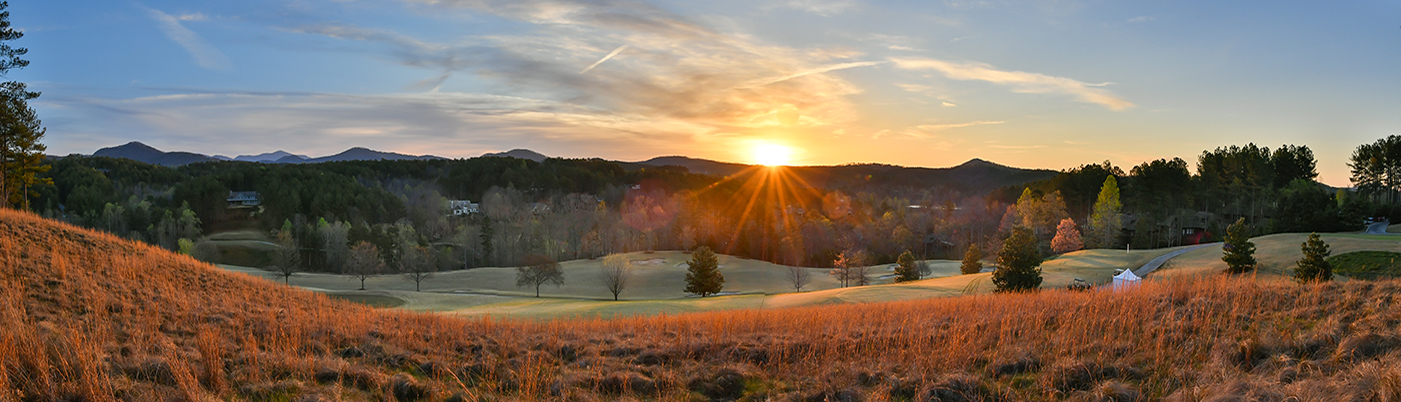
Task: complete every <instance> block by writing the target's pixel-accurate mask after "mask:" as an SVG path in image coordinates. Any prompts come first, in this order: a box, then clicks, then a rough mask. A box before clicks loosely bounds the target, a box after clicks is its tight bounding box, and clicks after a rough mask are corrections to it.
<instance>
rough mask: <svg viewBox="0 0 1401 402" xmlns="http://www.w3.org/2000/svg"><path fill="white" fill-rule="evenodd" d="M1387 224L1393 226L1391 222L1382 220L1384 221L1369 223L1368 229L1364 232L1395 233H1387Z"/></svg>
mask: <svg viewBox="0 0 1401 402" xmlns="http://www.w3.org/2000/svg"><path fill="white" fill-rule="evenodd" d="M1387 226H1391V222H1386V221H1382V222H1377V223H1373V224H1371V225H1367V231H1366V232H1364V233H1366V234H1383V235H1384V234H1395V233H1387V232H1386V227H1387Z"/></svg>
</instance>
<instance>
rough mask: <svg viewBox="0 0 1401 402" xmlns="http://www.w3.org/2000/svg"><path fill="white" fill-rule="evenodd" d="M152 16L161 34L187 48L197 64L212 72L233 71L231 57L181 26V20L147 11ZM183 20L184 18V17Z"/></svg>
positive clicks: (154, 10)
mask: <svg viewBox="0 0 1401 402" xmlns="http://www.w3.org/2000/svg"><path fill="white" fill-rule="evenodd" d="M146 11H147V12H149V13H150V14H151V18H152V19H154V20H156V24H157V25H159V26H160V29H161V32H164V33H165V36H166V37H167V38H170V40H172V41H174V42H175V43H176V44H179V45H180V46H181V47H183V48H185V51H187V52H189V53H190V56H192V57H194V58H195V64H198V65H199V66H200V67H204V68H206V69H210V70H221V71H227V70H231V69H233V63H232V62H230V61H229V56H225V55H224V53H222V52H220V51H219V49H215V48H214V46H211V45H210V44H209V42H206V41H205V40H204V38H201V37H200V36H199V34H196V33H195V32H194V31H191V30H189V28H185V26H184V25H180V20H181V18H176V17H173V16H171V15H170V14H166V13H163V12H161V11H160V10H156V9H149V8H148V9H146ZM182 18H183V17H182Z"/></svg>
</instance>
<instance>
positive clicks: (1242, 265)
mask: <svg viewBox="0 0 1401 402" xmlns="http://www.w3.org/2000/svg"><path fill="white" fill-rule="evenodd" d="M1221 248H1222V250H1223V252H1224V254H1225V255H1223V256H1221V260H1222V261H1226V273H1228V274H1243V273H1246V272H1250V271H1252V270H1254V269H1255V243H1251V242H1250V228H1248V227H1246V226H1245V218H1243V217H1242V218H1240V219H1237V220H1236V223H1232V224H1231V226H1227V227H1226V244H1225V245H1223V246H1221Z"/></svg>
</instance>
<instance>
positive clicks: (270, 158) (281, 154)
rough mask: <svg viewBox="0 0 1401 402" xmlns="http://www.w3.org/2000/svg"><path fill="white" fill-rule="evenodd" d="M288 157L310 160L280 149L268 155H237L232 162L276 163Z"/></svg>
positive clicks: (307, 157) (304, 156)
mask: <svg viewBox="0 0 1401 402" xmlns="http://www.w3.org/2000/svg"><path fill="white" fill-rule="evenodd" d="M289 156H291V157H296V158H298V159H302V160H306V159H311V157H310V156H306V155H296V154H293V153H291V152H287V151H283V150H280V149H279V150H277V151H273V152H268V153H262V154H257V155H239V156H237V157H234V158H233V160H236V161H239V162H277V161H278V160H281V159H282V158H286V157H289ZM215 157H216V158H217V157H218V155H215Z"/></svg>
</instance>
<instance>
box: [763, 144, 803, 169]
mask: <svg viewBox="0 0 1401 402" xmlns="http://www.w3.org/2000/svg"><path fill="white" fill-rule="evenodd" d="M753 152H754V155H753V157H754V162H755V163H758V164H760V165H764V166H785V165H788V164H789V163H790V162H791V160H792V156H793V148H789V147H786V146H783V145H778V144H770V143H764V144H758V145H755V146H754V151H753Z"/></svg>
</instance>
